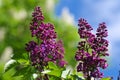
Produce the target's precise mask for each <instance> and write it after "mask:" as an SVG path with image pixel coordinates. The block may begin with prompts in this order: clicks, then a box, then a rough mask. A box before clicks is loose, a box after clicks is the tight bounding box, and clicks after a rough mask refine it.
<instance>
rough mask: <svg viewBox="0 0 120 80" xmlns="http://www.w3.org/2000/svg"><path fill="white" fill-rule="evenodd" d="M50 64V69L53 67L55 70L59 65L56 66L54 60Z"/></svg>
mask: <svg viewBox="0 0 120 80" xmlns="http://www.w3.org/2000/svg"><path fill="white" fill-rule="evenodd" d="M48 66H49V69H53V70H56V69H58V67H57V66H56V64H54V63H53V62H49V63H48Z"/></svg>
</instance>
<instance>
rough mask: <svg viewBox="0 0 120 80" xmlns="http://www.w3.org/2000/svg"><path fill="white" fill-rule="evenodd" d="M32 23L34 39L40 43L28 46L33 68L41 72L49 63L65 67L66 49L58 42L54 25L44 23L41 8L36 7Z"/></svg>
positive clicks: (31, 43)
mask: <svg viewBox="0 0 120 80" xmlns="http://www.w3.org/2000/svg"><path fill="white" fill-rule="evenodd" d="M32 17H33V19H32V22H31V23H30V30H31V34H32V37H33V36H34V37H36V38H37V40H38V42H35V41H30V42H29V43H28V44H26V51H28V52H29V54H30V60H31V64H32V66H34V67H35V68H37V69H38V70H39V71H40V72H42V71H43V70H44V68H45V67H46V66H47V65H48V62H54V63H55V64H56V65H58V66H60V67H64V66H65V64H66V62H65V61H64V47H63V44H62V41H61V40H59V41H56V38H57V34H56V32H55V31H54V25H52V24H51V23H44V21H43V20H44V16H43V14H42V11H41V8H40V7H36V8H35V11H34V12H33V15H32Z"/></svg>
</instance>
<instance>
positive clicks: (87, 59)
mask: <svg viewBox="0 0 120 80" xmlns="http://www.w3.org/2000/svg"><path fill="white" fill-rule="evenodd" d="M78 26H79V29H78V33H79V36H80V38H81V41H80V42H79V43H78V50H77V52H76V54H75V59H76V61H78V65H77V72H83V74H84V77H85V78H86V79H87V80H91V77H94V78H102V77H103V73H101V72H100V68H102V69H105V68H106V67H107V66H108V64H107V63H106V62H107V61H106V60H105V59H104V58H103V57H105V56H108V55H109V54H108V53H107V51H108V49H107V47H108V41H107V40H106V39H105V38H106V37H107V36H108V33H107V29H106V25H105V23H101V24H99V27H98V29H97V33H96V35H94V34H93V33H92V32H91V30H93V28H92V27H91V26H90V25H89V24H88V23H87V21H86V20H85V19H80V20H79V23H78Z"/></svg>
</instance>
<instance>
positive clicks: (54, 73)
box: [47, 69, 62, 77]
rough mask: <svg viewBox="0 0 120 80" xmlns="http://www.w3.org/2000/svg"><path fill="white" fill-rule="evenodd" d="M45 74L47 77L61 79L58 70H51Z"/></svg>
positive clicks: (60, 72)
mask: <svg viewBox="0 0 120 80" xmlns="http://www.w3.org/2000/svg"><path fill="white" fill-rule="evenodd" d="M47 74H48V75H53V76H56V77H61V74H62V71H61V70H60V69H59V70H52V71H51V72H48V73H47Z"/></svg>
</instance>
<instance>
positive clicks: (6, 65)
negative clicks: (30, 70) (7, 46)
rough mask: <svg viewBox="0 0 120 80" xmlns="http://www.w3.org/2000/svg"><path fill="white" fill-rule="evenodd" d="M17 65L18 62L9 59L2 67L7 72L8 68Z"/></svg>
mask: <svg viewBox="0 0 120 80" xmlns="http://www.w3.org/2000/svg"><path fill="white" fill-rule="evenodd" d="M17 65H19V63H18V62H17V61H15V60H9V61H8V62H7V63H6V64H5V67H4V71H5V72H7V71H8V70H10V69H11V68H13V67H15V66H17Z"/></svg>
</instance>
